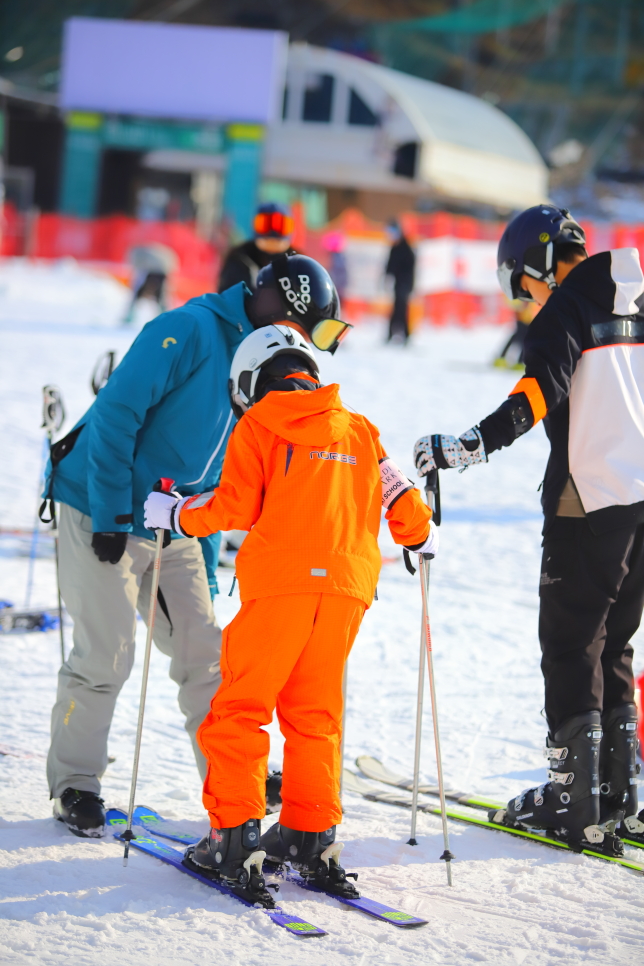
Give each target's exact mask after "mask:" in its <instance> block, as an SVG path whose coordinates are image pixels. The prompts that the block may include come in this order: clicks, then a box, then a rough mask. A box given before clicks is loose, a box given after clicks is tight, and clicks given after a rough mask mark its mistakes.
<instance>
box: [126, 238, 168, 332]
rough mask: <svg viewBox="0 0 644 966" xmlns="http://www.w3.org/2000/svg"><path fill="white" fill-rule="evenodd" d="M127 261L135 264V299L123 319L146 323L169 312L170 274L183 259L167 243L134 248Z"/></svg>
mask: <svg viewBox="0 0 644 966" xmlns="http://www.w3.org/2000/svg"><path fill="white" fill-rule="evenodd" d="M127 260H128V262H129V264H130V266H131V267H132V283H131V284H132V301H131V302H130V307H129V309H128V311H127V315H126V316H125V318H124V319H123V322H124V323H125V324H129V323H131V322H138V323H139V324H142V325H145V323H146V322H149V321H150V320H151V319H153V318H155V317H156V316H157V315H159V313H160V312H165V311H166V309H167V299H166V294H167V293H166V287H167V281H168V275H170V273H171V272H173V271H174V270H175V269H176V267H177V265H178V263H179V259H178V258H177V255H176V253H175V252H174V251H173V250H172V249H171V248H168V246H167V245H161V244H152V245H137V246H136V247H134V248H131V249H130V251H129V252H128V255H127Z"/></svg>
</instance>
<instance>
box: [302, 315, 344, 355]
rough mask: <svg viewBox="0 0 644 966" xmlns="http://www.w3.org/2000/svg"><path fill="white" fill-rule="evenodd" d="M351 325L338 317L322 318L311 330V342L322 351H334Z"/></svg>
mask: <svg viewBox="0 0 644 966" xmlns="http://www.w3.org/2000/svg"><path fill="white" fill-rule="evenodd" d="M352 328H353V326H352V325H349V323H348V322H341V321H340V319H322V320H321V321H320V322H317V323H316V324H315V325H314V326H313V329H312V330H311V342H312V343H313V345H314V346H315V347H316V349H321V350H322V352H329V351H334V350H335V349H337V347H338V346H339V345H340V343H341V342H342V340H343V339H344V337H345V335H346V334H347V332H348V331H349V329H352Z"/></svg>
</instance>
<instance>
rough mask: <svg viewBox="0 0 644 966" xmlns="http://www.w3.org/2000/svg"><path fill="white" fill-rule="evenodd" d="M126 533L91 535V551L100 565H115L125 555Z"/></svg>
mask: <svg viewBox="0 0 644 966" xmlns="http://www.w3.org/2000/svg"><path fill="white" fill-rule="evenodd" d="M127 538H128V534H127V533H93V534H92V550H93V551H94V553H95V554H96V556H97V557H98V559H99V560H100V561H101V563H108V562H109V563H111V564H117V563H118V562H119V560H120V559H121V557H122V556H123V554H124V553H125V546H126V544H127Z"/></svg>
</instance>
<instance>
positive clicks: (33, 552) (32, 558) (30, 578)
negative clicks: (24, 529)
mask: <svg viewBox="0 0 644 966" xmlns="http://www.w3.org/2000/svg"><path fill="white" fill-rule="evenodd" d="M50 445H51V441H50V439H49V436H45V438H44V440H43V450H42V459H41V467H40V475H39V476H38V489H39V490H40V487H41V484H42V479H43V476H44V475H45V466H46V465H47V457H48V456H49V447H50ZM38 520H39V517H38V511H36V519H35V520H34V528H33V530H32V531H31V544H30V547H29V566H28V569H27V589H26V590H25V610H29V607H30V606H31V592H32V590H33V586H34V567H35V566H36V556H37V553H38V539H39V537H40V530H39V529H38Z"/></svg>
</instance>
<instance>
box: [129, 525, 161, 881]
mask: <svg viewBox="0 0 644 966" xmlns="http://www.w3.org/2000/svg"><path fill="white" fill-rule="evenodd" d="M163 536H164V531H163V530H157V531H156V547H155V552H154V567H153V570H152V587H151V589H150V609H149V610H148V635H147V638H146V641H145V657H144V660H143V677H142V680H141V697H140V700H139V721H138V724H137V726H136V742H135V745H134V763H133V765H132V782H131V785H130V804H129V806H128V810H127V828H126V830H125V832H124V833H123V838H124V839H125V851H124V852H123V865H127V858H128V855H129V852H130V842H131V841H132V839H133V838H134V835H133V834H132V816H133V815H134V798H135V795H136V780H137V777H138V774H139V756H140V754H141V736H142V734H143V715H144V713H145V696H146V693H147V689H148V674H149V671H150V654H151V652H152V634H153V631H154V621H155V618H156V614H157V595H158V593H159V569H160V567H161V551H162V550H163Z"/></svg>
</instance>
